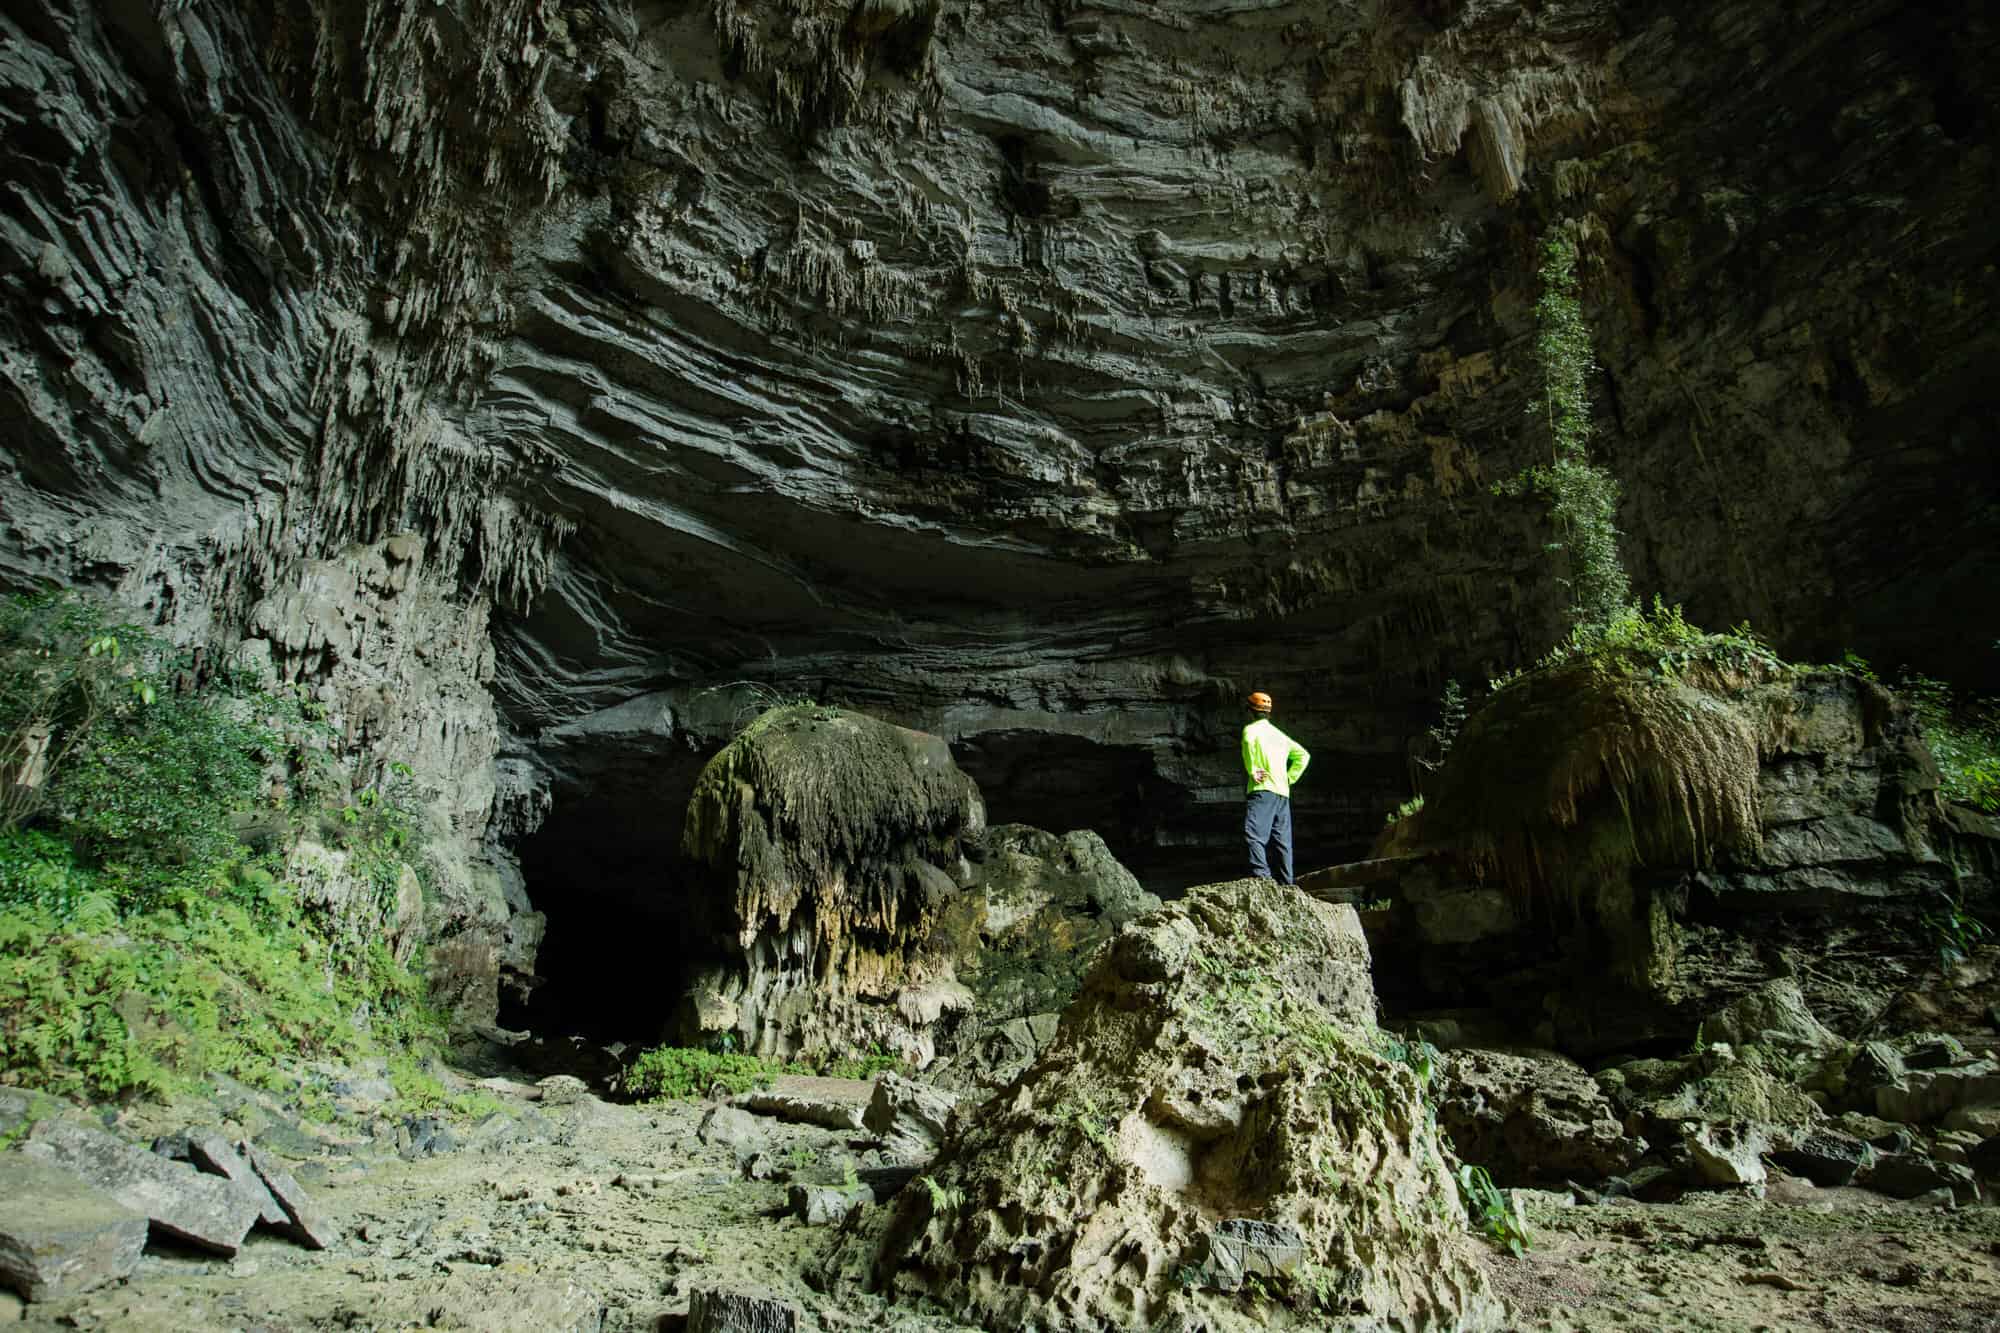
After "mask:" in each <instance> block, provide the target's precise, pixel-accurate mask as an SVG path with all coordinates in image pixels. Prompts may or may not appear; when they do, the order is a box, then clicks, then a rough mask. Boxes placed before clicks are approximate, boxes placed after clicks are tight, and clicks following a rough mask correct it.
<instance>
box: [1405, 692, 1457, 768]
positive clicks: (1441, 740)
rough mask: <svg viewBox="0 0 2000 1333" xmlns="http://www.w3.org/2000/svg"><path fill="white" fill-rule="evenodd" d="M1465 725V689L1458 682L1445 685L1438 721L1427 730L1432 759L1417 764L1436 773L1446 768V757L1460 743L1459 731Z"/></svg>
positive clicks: (1439, 706)
mask: <svg viewBox="0 0 2000 1333" xmlns="http://www.w3.org/2000/svg"><path fill="white" fill-rule="evenodd" d="M1464 725H1465V687H1464V686H1462V685H1460V684H1459V683H1458V682H1457V681H1456V680H1448V681H1446V682H1445V683H1444V695H1443V697H1442V698H1440V699H1439V700H1438V720H1437V721H1436V722H1435V723H1433V724H1432V725H1431V726H1430V727H1429V728H1427V729H1426V731H1425V735H1427V736H1429V737H1430V741H1431V747H1432V753H1431V755H1430V757H1428V758H1425V759H1419V760H1418V761H1417V762H1418V763H1420V764H1422V765H1423V766H1424V767H1425V768H1427V769H1430V770H1431V771H1433V772H1435V771H1437V770H1438V769H1440V768H1442V767H1444V760H1445V756H1446V755H1448V754H1450V753H1451V747H1452V746H1453V745H1454V744H1455V743H1456V742H1457V741H1458V731H1459V728H1460V727H1463V726H1464Z"/></svg>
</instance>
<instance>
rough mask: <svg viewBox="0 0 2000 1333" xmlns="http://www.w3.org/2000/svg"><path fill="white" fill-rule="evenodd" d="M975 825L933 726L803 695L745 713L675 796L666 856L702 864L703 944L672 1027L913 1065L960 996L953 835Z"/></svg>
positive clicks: (757, 1045) (969, 792)
mask: <svg viewBox="0 0 2000 1333" xmlns="http://www.w3.org/2000/svg"><path fill="white" fill-rule="evenodd" d="M985 824H986V812H985V807H984V805H983V804H982V803H981V801H980V799H979V792H978V789H977V788H976V787H975V786H974V785H973V783H972V780H971V779H970V778H968V777H966V776H965V775H964V774H963V773H961V772H960V771H959V769H958V766H957V765H956V764H954V763H953V762H952V758H951V751H950V749H949V748H948V747H947V746H946V745H945V743H944V742H943V741H942V740H940V739H938V738H937V737H935V736H930V735H926V734H924V733H922V732H917V731H910V730H907V729H905V728H903V727H897V726H892V725H890V724H889V723H886V722H881V721H877V720H876V719H874V718H871V717H867V716H865V715H863V714H860V713H855V712H850V711H847V710H843V709H837V708H825V707H818V706H815V705H800V706H792V707H785V708H777V709H773V710H772V711H770V712H768V713H766V714H765V715H764V716H762V717H760V718H758V719H757V720H756V721H755V722H753V723H752V724H751V725H750V726H749V727H748V728H746V729H745V730H744V732H743V734H742V735H740V736H738V737H737V738H736V739H735V740H734V741H732V742H730V744H729V746H728V748H726V749H724V750H723V751H722V753H721V754H719V755H717V756H716V757H715V758H714V759H713V760H712V761H710V763H709V765H708V767H707V768H706V769H704V770H703V771H702V775H701V778H700V779H699V781H697V783H696V784H695V791H694V796H693V798H692V799H691V800H690V801H689V803H688V811H687V823H686V826H685V830H684V833H683V839H682V849H683V851H684V852H685V853H686V854H687V856H688V858H689V859H690V860H692V861H694V862H696V863H698V864H699V865H700V866H701V867H703V868H704V869H703V874H704V876H705V882H704V883H703V884H702V885H701V886H700V889H699V891H700V893H701V895H702V899H701V902H700V903H699V904H698V910H699V911H701V912H704V913H705V914H706V916H707V918H708V924H709V926H710V929H711V936H712V939H713V955H712V956H713V961H712V963H711V964H710V965H709V966H707V967H705V968H704V969H702V970H700V971H699V972H698V973H697V975H696V977H695V979H694V982H693V985H692V987H691V991H690V997H689V998H690V1008H691V1010H692V1012H691V1013H690V1014H689V1015H688V1017H687V1019H686V1020H685V1021H684V1024H683V1026H684V1027H685V1028H687V1029H689V1032H688V1035H689V1036H691V1037H696V1038H700V1037H702V1036H705V1035H707V1034H712V1033H718V1032H730V1033H734V1034H735V1035H736V1038H737V1039H738V1040H739V1041H740V1042H741V1044H742V1046H743V1048H744V1049H746V1050H755V1051H761V1052H767V1053H781V1054H795V1053H801V1052H803V1053H808V1054H813V1053H820V1052H825V1051H838V1050H845V1049H867V1048H869V1047H871V1046H876V1045H880V1046H883V1047H885V1048H887V1049H891V1050H894V1051H896V1052H898V1053H899V1054H901V1055H903V1056H904V1057H905V1058H907V1059H911V1060H913V1061H915V1062H917V1063H919V1064H922V1063H927V1062H928V1061H929V1059H930V1058H931V1055H932V1054H933V1052H934V1049H935V1047H934V1044H933V1038H932V1031H933V1029H934V1028H935V1027H936V1026H937V1025H938V1023H939V1020H940V1019H942V1018H944V1017H945V1016H946V1015H947V1014H949V1013H952V1012H953V1011H956V1010H961V1009H964V1008H966V1007H967V1006H968V1005H969V1004H970V1000H971V996H970V993H969V992H968V991H966V989H965V988H964V987H963V986H961V985H959V984H958V981H957V979H956V974H955V971H954V968H953V961H952V960H953V955H954V953H955V952H957V951H958V949H959V947H960V946H959V945H958V944H957V943H955V936H962V935H965V934H967V933H969V932H970V931H971V930H972V929H973V928H974V927H973V924H972V915H973V910H972V909H973V905H972V903H971V901H970V900H969V899H968V898H967V897H966V895H965V894H964V893H963V888H964V885H965V882H966V880H967V878H968V874H969V867H968V866H967V864H966V862H965V859H964V856H963V854H962V852H961V841H962V840H963V839H966V838H969V837H976V836H977V835H978V834H979V833H980V832H981V831H982V830H983V829H984V828H985Z"/></svg>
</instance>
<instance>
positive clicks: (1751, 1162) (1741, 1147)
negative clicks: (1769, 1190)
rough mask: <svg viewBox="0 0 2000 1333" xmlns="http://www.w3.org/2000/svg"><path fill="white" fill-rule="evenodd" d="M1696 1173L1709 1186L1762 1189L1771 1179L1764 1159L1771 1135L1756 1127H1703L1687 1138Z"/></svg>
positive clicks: (1768, 1148)
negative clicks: (1736, 1186)
mask: <svg viewBox="0 0 2000 1333" xmlns="http://www.w3.org/2000/svg"><path fill="white" fill-rule="evenodd" d="M1686 1143H1687V1147H1688V1151H1689V1152H1691V1153H1693V1154H1694V1164H1695V1169H1696V1170H1697V1171H1699V1172H1700V1173H1701V1178H1702V1179H1703V1180H1704V1181H1705V1182H1707V1183H1708V1184H1710V1185H1721V1186H1730V1185H1762V1184H1763V1183H1764V1181H1765V1179H1766V1178H1767V1177H1768V1176H1769V1174H1770V1173H1769V1172H1768V1171H1766V1170H1765V1169H1764V1161H1763V1155H1764V1154H1765V1153H1767V1152H1769V1151H1770V1150H1771V1138H1770V1135H1769V1134H1767V1133H1766V1132H1764V1131H1763V1130H1761V1129H1759V1128H1755V1127H1749V1126H1740V1125H1700V1126H1697V1127H1696V1128H1695V1130H1694V1132H1693V1133H1691V1134H1689V1135H1688V1136H1687V1138H1686Z"/></svg>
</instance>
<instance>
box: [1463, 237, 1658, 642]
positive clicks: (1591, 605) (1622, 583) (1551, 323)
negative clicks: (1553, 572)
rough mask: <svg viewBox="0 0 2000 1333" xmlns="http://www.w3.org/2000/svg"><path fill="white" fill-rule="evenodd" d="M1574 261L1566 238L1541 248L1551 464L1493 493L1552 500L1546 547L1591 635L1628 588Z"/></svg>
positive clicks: (1542, 354)
mask: <svg viewBox="0 0 2000 1333" xmlns="http://www.w3.org/2000/svg"><path fill="white" fill-rule="evenodd" d="M1576 261H1577V252H1576V243H1575V242H1574V241H1572V240H1571V239H1570V238H1569V237H1568V236H1565V235H1561V234H1558V235H1555V236H1551V237H1550V238H1549V239H1548V240H1547V241H1546V242H1545V243H1544V245H1543V247H1542V267H1541V271H1540V278H1541V283H1542V294H1541V298H1540V300H1538V301H1537V302H1536V304H1535V323H1536V338H1535V358H1536V361H1537V362H1538V364H1539V365H1540V367H1541V371H1542V400H1541V402H1540V404H1538V405H1537V406H1538V408H1539V410H1540V411H1541V412H1542V413H1543V414H1544V416H1545V417H1546V419H1547V423H1548V429H1549V444H1550V459H1549V462H1547V463H1546V464H1542V465H1539V466H1536V467H1532V468H1529V469H1527V470H1526V471H1525V472H1523V473H1521V474H1520V475H1519V476H1517V477H1515V478H1514V479H1512V480H1511V481H1506V482H1500V483H1497V484H1496V485H1495V487H1494V489H1495V491H1496V492H1497V493H1500V494H1509V495H1519V494H1522V493H1523V492H1526V491H1534V492H1536V493H1537V494H1540V495H1542V496H1544V497H1546V498H1547V500H1548V505H1549V519H1550V522H1551V523H1552V524H1553V526H1554V528H1555V540H1554V541H1552V542H1550V543H1549V544H1548V548H1547V549H1548V550H1549V551H1550V552H1551V553H1555V554H1559V555H1560V556H1561V557H1562V558H1563V562H1564V566H1565V568H1566V570H1567V576H1566V577H1564V578H1563V579H1562V583H1563V586H1564V587H1566V588H1567V589H1568V590H1569V594H1570V622H1571V625H1572V627H1573V629H1574V630H1577V631H1582V632H1584V633H1586V634H1589V633H1592V632H1595V631H1597V630H1601V629H1602V628H1603V627H1605V626H1607V625H1609V624H1610V623H1611V621H1612V619H1613V618H1614V617H1616V616H1617V615H1618V614H1619V612H1620V611H1622V610H1623V609H1624V608H1625V606H1626V604H1627V603H1628V602H1629V601H1630V599H1631V584H1630V580H1629V579H1628V578H1627V577H1626V574H1625V565H1624V562H1623V561H1622V560H1621V559H1620V557H1619V554H1618V537H1619V532H1618V500H1619V494H1620V492H1619V486H1618V481H1617V478H1615V477H1613V476H1612V475H1611V473H1610V471H1609V470H1608V469H1606V468H1604V467H1603V466H1601V465H1599V464H1597V463H1594V462H1592V461H1591V458H1590V435H1591V421H1590V376H1591V375H1592V373H1594V372H1595V371H1596V369H1597V363H1596V359H1595V357H1594V356H1593V354H1592V352H1591V346H1590V327H1589V325H1588V324H1587V323H1586V322H1585V321H1584V317H1583V306H1582V303H1581V302H1580V301H1579V300H1578V282H1577V273H1576ZM1530 410H1536V409H1535V408H1531V409H1530Z"/></svg>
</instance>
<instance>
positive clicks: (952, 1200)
mask: <svg viewBox="0 0 2000 1333" xmlns="http://www.w3.org/2000/svg"><path fill="white" fill-rule="evenodd" d="M917 1179H918V1180H919V1181H921V1182H922V1184H923V1187H924V1191H925V1193H927V1194H929V1195H930V1198H931V1211H932V1212H933V1213H949V1212H955V1211H957V1210H958V1209H959V1208H960V1207H962V1206H963V1205H964V1203H965V1192H964V1191H963V1190H961V1189H959V1188H958V1187H957V1186H956V1185H941V1184H939V1183H938V1179H937V1177H936V1176H919V1177H917Z"/></svg>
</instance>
